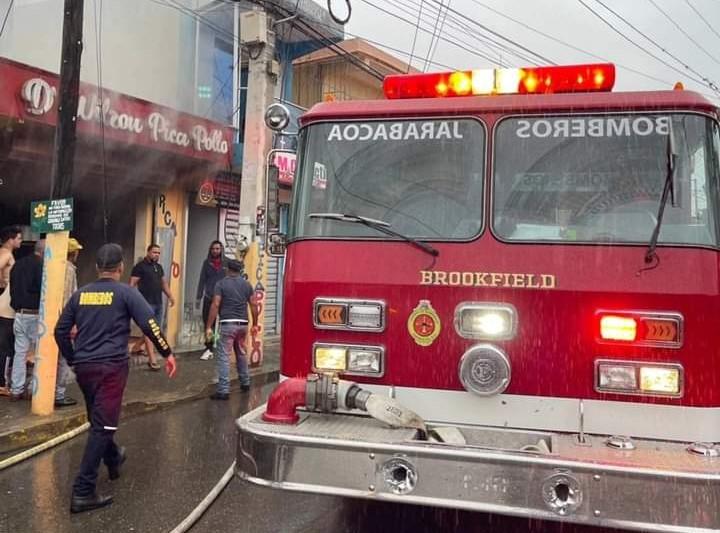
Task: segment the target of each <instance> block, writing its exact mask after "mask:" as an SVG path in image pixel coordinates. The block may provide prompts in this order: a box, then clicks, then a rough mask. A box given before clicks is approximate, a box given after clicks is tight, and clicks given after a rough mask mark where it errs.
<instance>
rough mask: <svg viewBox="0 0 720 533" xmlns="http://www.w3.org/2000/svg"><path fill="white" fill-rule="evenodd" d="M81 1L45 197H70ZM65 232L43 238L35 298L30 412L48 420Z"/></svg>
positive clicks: (69, 3)
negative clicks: (35, 338) (35, 341)
mask: <svg viewBox="0 0 720 533" xmlns="http://www.w3.org/2000/svg"><path fill="white" fill-rule="evenodd" d="M83 3H84V0H65V5H64V8H63V36H62V53H61V57H60V88H59V91H58V120H57V127H56V128H55V156H54V158H53V167H52V177H51V184H52V185H51V191H50V198H51V199H53V198H68V197H70V196H71V195H72V181H73V171H74V169H75V139H76V130H77V108H78V100H79V97H80V57H81V55H82V34H83V8H84V6H83ZM69 237H70V232H69V231H57V232H53V233H48V234H47V240H46V242H45V260H44V264H43V277H42V279H43V282H42V291H41V294H40V316H39V321H38V322H39V324H38V338H39V341H38V345H37V347H36V357H35V373H34V375H33V387H32V389H33V390H32V392H33V400H32V412H33V413H34V414H37V415H49V414H52V412H53V410H54V407H55V405H54V403H55V380H56V378H57V375H56V373H57V360H58V348H57V345H56V344H55V339H54V338H53V333H54V331H55V324H56V323H57V319H58V317H59V316H60V311H61V310H62V305H63V301H62V297H63V292H64V286H65V268H66V266H67V248H68V239H69Z"/></svg>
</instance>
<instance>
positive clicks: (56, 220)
mask: <svg viewBox="0 0 720 533" xmlns="http://www.w3.org/2000/svg"><path fill="white" fill-rule="evenodd" d="M30 227H31V228H32V230H33V231H34V232H36V233H51V232H53V231H71V230H72V229H73V199H72V198H61V199H59V200H44V201H40V202H32V203H31V204H30Z"/></svg>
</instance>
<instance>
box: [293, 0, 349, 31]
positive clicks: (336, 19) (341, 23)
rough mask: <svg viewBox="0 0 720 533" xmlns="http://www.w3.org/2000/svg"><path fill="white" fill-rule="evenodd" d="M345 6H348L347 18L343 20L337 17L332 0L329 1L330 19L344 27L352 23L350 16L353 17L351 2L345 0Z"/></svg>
mask: <svg viewBox="0 0 720 533" xmlns="http://www.w3.org/2000/svg"><path fill="white" fill-rule="evenodd" d="M345 5H346V6H347V16H346V17H345V18H344V19H341V18H339V17H338V16H337V15H335V12H334V11H333V8H332V0H327V6H328V13H330V18H331V19H333V20H334V21H335V22H337V23H338V24H340V25H341V26H344V25H345V24H347V23H348V22H350V16H351V15H352V6H351V5H350V0H345ZM295 11H297V4H296V5H295Z"/></svg>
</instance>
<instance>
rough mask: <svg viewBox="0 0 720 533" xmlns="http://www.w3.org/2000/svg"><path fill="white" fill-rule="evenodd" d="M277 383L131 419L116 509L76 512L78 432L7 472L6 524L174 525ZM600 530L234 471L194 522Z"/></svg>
mask: <svg viewBox="0 0 720 533" xmlns="http://www.w3.org/2000/svg"><path fill="white" fill-rule="evenodd" d="M270 390H272V385H269V386H265V387H264V388H262V389H261V388H253V390H252V391H251V392H250V393H249V394H244V395H241V394H239V393H234V394H233V396H232V397H231V401H230V402H213V401H210V400H200V401H195V402H192V403H186V404H180V405H177V406H175V407H172V408H169V409H166V410H162V411H157V412H154V413H151V414H147V415H143V416H141V417H137V418H134V419H130V420H127V421H124V422H123V423H122V424H121V427H120V430H119V431H118V436H117V441H118V442H119V443H120V444H122V445H124V446H126V447H127V450H128V461H127V462H126V464H125V466H124V467H123V471H122V477H121V479H119V480H117V481H114V482H112V483H111V482H110V481H108V480H107V474H106V473H105V471H104V470H102V471H101V475H100V478H99V485H98V491H99V492H101V493H111V494H113V495H114V496H115V503H113V505H111V506H110V507H108V508H105V509H101V510H97V511H92V512H88V513H82V514H79V515H71V514H70V513H69V512H68V506H69V499H70V487H71V485H72V479H73V477H74V475H75V470H76V468H77V466H78V464H79V463H80V458H81V455H82V451H83V446H84V444H85V436H84V435H81V436H79V437H76V438H75V439H73V440H72V441H70V442H67V443H64V444H62V445H60V446H58V447H56V448H54V449H53V450H50V451H48V452H45V453H42V454H40V455H38V456H36V458H34V459H31V460H29V461H26V462H24V463H20V464H18V465H16V466H14V467H11V468H9V469H7V470H5V471H3V472H0V533H10V532H12V533H16V532H28V531H32V532H43V533H45V532H48V533H50V532H53V533H55V532H57V533H64V532H82V533H93V532H167V531H170V530H172V529H173V528H174V527H175V525H177V524H178V523H180V522H181V521H182V520H183V518H185V516H187V514H188V513H189V512H190V511H191V510H192V509H193V508H194V507H195V506H196V505H197V504H198V503H199V502H200V500H202V498H203V497H204V496H205V494H207V492H208V491H210V489H211V488H212V487H213V486H214V485H215V483H217V481H218V480H219V479H220V477H221V476H222V474H223V473H224V472H225V471H226V469H227V468H228V466H229V465H230V464H231V463H232V461H233V459H234V453H235V433H234V429H233V421H234V419H235V418H236V417H237V416H238V415H240V414H241V413H243V412H245V411H247V410H249V409H252V408H253V407H255V406H257V405H259V404H260V403H262V402H263V401H264V399H265V397H266V396H267V394H269V392H270ZM385 531H388V532H394V533H403V532H408V533H410V532H412V533H424V532H427V533H430V532H439V531H442V532H447V533H461V532H462V533H466V532H488V533H489V532H493V533H497V532H508V533H510V532H517V533H520V532H526V531H533V532H537V533H580V532H581V531H582V533H602V532H601V530H600V529H596V528H584V529H582V530H581V529H579V528H574V527H570V526H568V525H562V524H556V523H547V522H537V521H528V520H525V519H515V518H505V517H497V516H491V515H484V514H479V513H469V512H464V511H453V510H446V509H436V508H432V507H419V506H408V505H404V506H399V505H391V504H385V503H377V502H366V501H362V500H349V499H343V498H338V497H331V496H315V495H307V494H298V493H286V492H280V491H276V490H272V489H267V488H262V487H255V486H251V485H248V484H245V483H243V482H241V481H240V480H238V479H236V478H235V479H233V480H232V481H231V482H230V484H229V485H228V487H227V489H226V490H225V491H224V492H223V494H222V495H221V496H220V498H219V499H218V500H217V501H216V502H215V504H214V505H213V506H212V507H211V508H210V509H209V510H208V512H207V513H206V514H205V515H204V516H203V517H202V519H201V520H200V522H198V524H196V526H195V527H194V528H193V529H192V532H193V533H198V532H207V533H210V532H213V533H214V532H243V533H244V532H253V533H255V532H258V533H265V532H267V533H276V532H300V533H309V532H333V533H335V532H337V533H340V532H347V533H351V532H352V533H355V532H357V533H360V532H363V533H364V532H368V533H370V532H373V533H374V532H385Z"/></svg>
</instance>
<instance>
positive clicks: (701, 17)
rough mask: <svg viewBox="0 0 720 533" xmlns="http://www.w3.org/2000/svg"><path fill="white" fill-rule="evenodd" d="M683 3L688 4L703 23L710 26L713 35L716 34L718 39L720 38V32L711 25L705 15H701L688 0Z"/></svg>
mask: <svg viewBox="0 0 720 533" xmlns="http://www.w3.org/2000/svg"><path fill="white" fill-rule="evenodd" d="M685 3H686V4H687V5H688V6H690V9H692V10H693V11H694V12H695V14H696V15H697V16H698V17H699V18H700V20H702V21H703V22H704V23H705V25H706V26H707V27H708V28H710V31H711V32H713V33H714V34H715V35H717V37H718V39H720V33H718V32H717V30H716V29H715V28H713V27H712V25H711V24H710V23H709V22H708V21H707V19H706V18H705V17H703V16H702V14H701V13H700V12H699V11H698V10H697V9H696V8H695V6H693V5H692V4H691V3H690V0H685Z"/></svg>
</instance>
